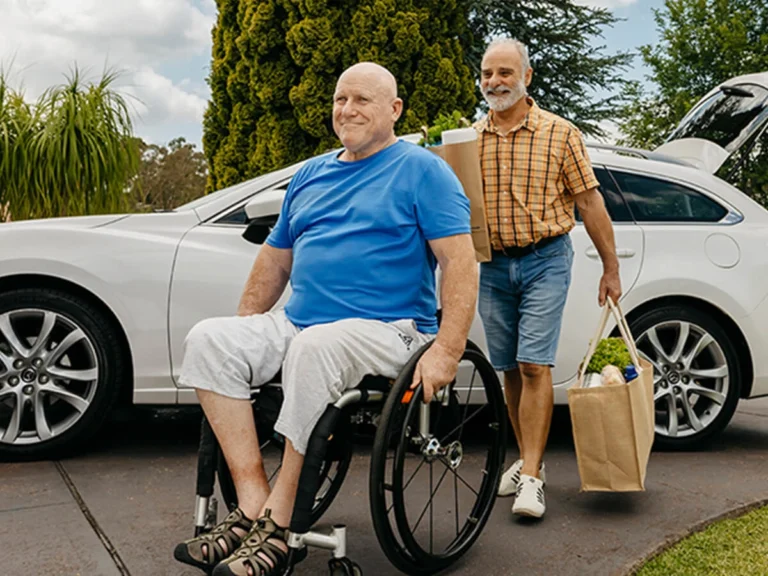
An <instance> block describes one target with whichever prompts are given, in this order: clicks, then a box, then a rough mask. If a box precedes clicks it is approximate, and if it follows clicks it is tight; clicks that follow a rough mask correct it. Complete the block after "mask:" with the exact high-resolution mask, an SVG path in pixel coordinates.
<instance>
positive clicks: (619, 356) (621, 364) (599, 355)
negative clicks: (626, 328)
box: [587, 338, 632, 374]
mask: <svg viewBox="0 0 768 576" xmlns="http://www.w3.org/2000/svg"><path fill="white" fill-rule="evenodd" d="M608 364H613V365H614V366H616V367H617V368H619V369H620V370H621V371H622V372H623V371H624V368H626V367H627V366H629V365H630V364H632V357H631V356H630V355H629V350H627V345H626V344H625V343H624V340H622V339H621V338H603V339H602V340H600V343H599V344H598V345H597V349H596V350H595V353H594V354H593V355H592V358H591V359H590V361H589V364H588V365H587V374H590V373H597V374H599V373H600V372H602V371H603V368H605V367H606V366H607V365H608Z"/></svg>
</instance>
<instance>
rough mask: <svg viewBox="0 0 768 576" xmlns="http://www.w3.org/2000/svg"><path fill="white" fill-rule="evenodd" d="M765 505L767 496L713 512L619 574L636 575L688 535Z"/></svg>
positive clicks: (623, 575)
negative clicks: (717, 512) (713, 513)
mask: <svg viewBox="0 0 768 576" xmlns="http://www.w3.org/2000/svg"><path fill="white" fill-rule="evenodd" d="M765 506H768V498H761V499H759V500H754V501H752V502H748V503H746V504H742V505H741V506H737V507H736V508H732V509H730V510H727V511H725V512H723V513H721V514H715V515H714V516H711V517H709V518H707V519H705V520H702V521H701V522H698V523H696V524H694V525H693V526H691V527H690V528H687V529H686V530H683V531H682V532H678V533H677V534H674V535H671V536H669V537H668V538H667V539H666V540H665V541H664V542H662V543H661V544H659V545H657V546H654V547H653V548H651V549H650V550H649V551H648V552H647V553H646V554H645V555H643V556H642V557H641V558H640V559H638V560H635V561H633V562H631V563H630V564H628V565H627V567H626V568H625V569H624V570H622V571H621V573H620V574H619V576H636V574H637V573H638V572H639V571H640V569H641V568H642V567H643V566H644V565H645V564H647V563H648V562H650V561H651V560H653V559H654V558H655V557H657V556H659V555H661V554H662V553H664V552H666V551H667V550H669V549H670V548H672V547H674V546H675V545H676V544H679V543H680V542H682V541H683V540H685V539H686V538H688V537H689V536H693V535H694V534H697V533H699V532H703V531H704V530H706V529H707V528H709V527H710V526H712V525H713V524H717V523H718V522H720V521H722V520H732V519H734V518H739V517H741V516H744V515H746V514H749V513H750V512H752V511H753V510H757V509H759V508H763V507H765Z"/></svg>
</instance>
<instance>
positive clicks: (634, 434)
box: [568, 299, 655, 492]
mask: <svg viewBox="0 0 768 576" xmlns="http://www.w3.org/2000/svg"><path fill="white" fill-rule="evenodd" d="M609 313H612V314H613V315H614V317H615V319H616V322H617V325H618V327H619V331H620V332H621V336H622V338H623V339H624V342H625V343H626V344H627V348H628V349H629V353H630V356H631V357H632V362H633V363H634V364H635V366H637V367H638V368H639V369H638V377H637V378H635V379H634V380H632V381H631V382H628V383H627V384H624V385H614V386H599V387H595V388H583V387H582V386H583V384H584V379H585V373H586V369H587V365H588V364H589V360H590V359H591V358H592V355H593V354H594V353H595V349H596V347H597V344H598V342H599V341H600V339H601V337H602V333H603V330H604V329H605V325H606V322H607V320H608V314H609ZM568 406H569V409H570V412H571V425H572V429H573V441H574V445H575V448H576V460H577V463H578V467H579V476H580V477H581V490H582V491H611V492H629V491H641V490H645V477H646V469H647V466H648V460H649V458H650V455H651V446H652V445H653V438H654V433H655V430H654V407H653V367H652V365H651V364H650V362H648V361H647V360H645V359H643V358H640V357H639V356H638V353H637V346H636V345H635V341H634V339H633V338H632V334H631V332H630V330H629V326H628V325H627V321H626V319H625V318H624V315H623V314H622V313H621V309H620V308H619V307H618V305H615V304H614V303H613V302H612V301H610V299H609V301H608V304H607V305H606V306H605V308H604V310H603V315H602V318H601V320H600V323H599V324H598V329H597V332H596V333H595V336H594V338H593V339H592V341H591V343H590V347H589V351H588V353H587V356H586V357H585V358H584V362H583V364H582V366H581V368H580V370H579V379H578V382H577V383H576V386H575V387H573V388H570V389H569V390H568Z"/></svg>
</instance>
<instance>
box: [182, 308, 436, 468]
mask: <svg viewBox="0 0 768 576" xmlns="http://www.w3.org/2000/svg"><path fill="white" fill-rule="evenodd" d="M434 336H435V335H434V334H425V333H423V332H420V331H419V330H418V329H417V327H416V323H415V322H414V321H413V320H408V319H404V320H398V321H395V322H381V321H378V320H362V319H349V320H340V321H338V322H333V323H330V324H319V325H315V326H311V327H309V328H305V329H304V330H300V329H299V328H297V327H296V326H294V324H293V323H291V321H290V320H288V318H287V317H286V315H285V312H284V311H283V310H282V309H281V310H275V311H272V312H268V313H266V314H256V315H253V316H233V317H222V318H208V319H206V320H202V321H201V322H199V323H197V324H196V325H195V326H193V327H192V329H191V330H190V332H189V334H188V335H187V337H186V339H185V342H184V361H183V363H182V367H181V374H180V384H181V385H182V386H185V387H191V388H198V389H201V390H209V391H211V392H215V393H217V394H221V395H222V396H227V397H229V398H236V399H242V400H249V399H250V397H251V396H250V390H251V388H254V387H258V386H261V385H263V384H265V383H266V382H269V380H271V379H272V378H273V377H274V376H275V374H277V372H278V370H279V369H280V367H281V366H282V369H283V374H282V387H283V397H284V401H283V406H282V408H281V410H280V415H279V417H278V420H277V424H276V425H275V430H276V431H277V432H278V433H280V434H282V435H284V436H285V437H286V438H288V439H289V440H290V441H291V443H292V444H293V446H294V448H295V449H296V451H297V452H299V453H300V454H305V452H306V449H307V443H308V442H309V436H310V434H311V433H312V430H313V429H314V427H315V424H317V421H318V420H319V419H320V416H322V414H323V412H324V411H325V408H326V406H327V405H328V404H329V403H332V402H335V401H336V400H338V399H339V398H340V397H341V395H342V394H343V393H344V392H345V391H346V390H348V389H350V388H354V387H356V386H357V385H358V384H359V383H360V381H361V380H362V379H363V377H365V376H366V375H369V374H374V375H379V376H385V377H387V378H395V377H396V376H397V375H398V373H399V372H400V370H402V367H403V366H404V365H405V363H406V362H407V361H408V360H409V359H410V358H411V356H413V354H414V353H415V352H416V351H417V350H418V349H419V348H420V347H421V346H423V345H424V344H426V343H427V342H429V341H430V340H431V339H433V338H434Z"/></svg>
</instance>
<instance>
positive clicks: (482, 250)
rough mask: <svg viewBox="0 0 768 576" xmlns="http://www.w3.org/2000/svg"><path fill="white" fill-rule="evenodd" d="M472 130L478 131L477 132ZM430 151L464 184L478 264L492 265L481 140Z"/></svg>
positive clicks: (432, 147) (448, 145)
mask: <svg viewBox="0 0 768 576" xmlns="http://www.w3.org/2000/svg"><path fill="white" fill-rule="evenodd" d="M425 130H426V128H425ZM468 130H474V128H469V129H468ZM427 150H429V151H430V152H433V153H435V154H437V155H438V156H440V157H441V158H442V159H443V160H445V161H446V163H447V164H448V165H449V166H450V167H451V168H452V169H453V171H454V173H455V174H456V177H457V178H458V179H459V182H461V185H462V187H463V188H464V194H466V196H467V198H469V206H470V226H471V228H472V243H473V244H474V245H475V257H476V259H477V261H478V262H489V261H490V260H491V240H490V237H489V235H488V223H487V220H486V217H485V200H484V198H483V175H482V171H481V169H480V155H479V152H478V147H477V140H469V141H466V142H458V143H454V144H441V145H439V146H429V147H427Z"/></svg>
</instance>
